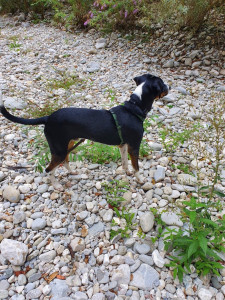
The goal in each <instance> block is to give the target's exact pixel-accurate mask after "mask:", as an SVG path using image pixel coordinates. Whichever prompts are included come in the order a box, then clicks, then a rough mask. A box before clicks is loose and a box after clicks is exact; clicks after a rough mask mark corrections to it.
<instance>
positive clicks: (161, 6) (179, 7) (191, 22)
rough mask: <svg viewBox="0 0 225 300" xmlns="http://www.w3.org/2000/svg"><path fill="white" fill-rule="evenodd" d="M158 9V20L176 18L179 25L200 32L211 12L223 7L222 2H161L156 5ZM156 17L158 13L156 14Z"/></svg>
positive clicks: (209, 0) (216, 0) (199, 0)
mask: <svg viewBox="0 0 225 300" xmlns="http://www.w3.org/2000/svg"><path fill="white" fill-rule="evenodd" d="M154 6H155V7H156V8H157V9H158V13H157V16H156V17H157V18H160V19H161V21H163V20H165V19H166V18H167V19H168V17H173V16H174V15H175V16H176V20H177V25H178V26H179V27H181V26H188V27H189V28H193V29H194V30H198V29H199V27H200V26H201V25H202V24H203V22H204V20H205V19H206V18H207V17H208V16H209V14H210V13H211V12H213V11H214V10H216V9H217V8H222V7H223V1H222V0H213V1H211V0H198V1H195V0H189V1H185V0H161V1H160V2H159V3H157V2H156V3H154ZM154 15H156V12H154Z"/></svg>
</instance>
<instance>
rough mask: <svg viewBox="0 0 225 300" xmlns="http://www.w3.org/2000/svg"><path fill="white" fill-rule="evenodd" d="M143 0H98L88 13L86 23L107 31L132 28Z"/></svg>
mask: <svg viewBox="0 0 225 300" xmlns="http://www.w3.org/2000/svg"><path fill="white" fill-rule="evenodd" d="M142 5H143V4H142V3H141V1H131V0H125V1H124V0H123V1H122V0H112V1H109V0H97V1H94V3H93V5H92V7H91V10H90V11H89V13H88V14H87V17H86V21H85V23H84V25H86V26H87V25H91V26H95V27H97V28H100V29H103V30H105V31H112V30H114V29H116V28H118V27H119V28H131V26H134V24H135V22H134V20H135V19H137V18H138V16H139V14H140V7H141V6H142Z"/></svg>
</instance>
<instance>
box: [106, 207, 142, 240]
mask: <svg viewBox="0 0 225 300" xmlns="http://www.w3.org/2000/svg"><path fill="white" fill-rule="evenodd" d="M114 211H115V213H116V215H117V217H118V218H120V219H121V221H120V224H119V223H117V222H116V221H115V220H114V219H113V220H112V226H113V227H115V229H114V228H112V229H111V230H110V238H111V239H112V238H114V237H115V236H117V235H118V234H120V235H121V237H122V238H124V237H126V238H128V237H129V236H130V235H129V233H130V231H131V230H132V229H133V227H134V226H136V224H134V223H133V218H134V215H135V214H134V213H130V212H129V211H126V210H125V207H123V208H122V211H121V212H120V211H119V210H118V209H117V208H115V207H114ZM119 226H120V227H119ZM118 227H119V228H118Z"/></svg>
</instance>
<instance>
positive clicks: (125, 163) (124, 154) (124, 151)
mask: <svg viewBox="0 0 225 300" xmlns="http://www.w3.org/2000/svg"><path fill="white" fill-rule="evenodd" d="M119 149H120V155H121V161H122V167H123V169H124V171H125V172H126V174H127V175H128V176H130V175H132V173H131V172H130V171H129V168H128V158H127V154H128V153H127V144H124V145H122V146H119Z"/></svg>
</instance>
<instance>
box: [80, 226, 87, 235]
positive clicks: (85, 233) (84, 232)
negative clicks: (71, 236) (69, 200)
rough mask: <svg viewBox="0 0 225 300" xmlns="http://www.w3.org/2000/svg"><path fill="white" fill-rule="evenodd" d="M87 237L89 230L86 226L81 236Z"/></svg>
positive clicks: (83, 227)
mask: <svg viewBox="0 0 225 300" xmlns="http://www.w3.org/2000/svg"><path fill="white" fill-rule="evenodd" d="M87 235H88V229H87V227H86V226H85V225H83V226H82V229H81V236H82V237H86V236H87Z"/></svg>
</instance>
